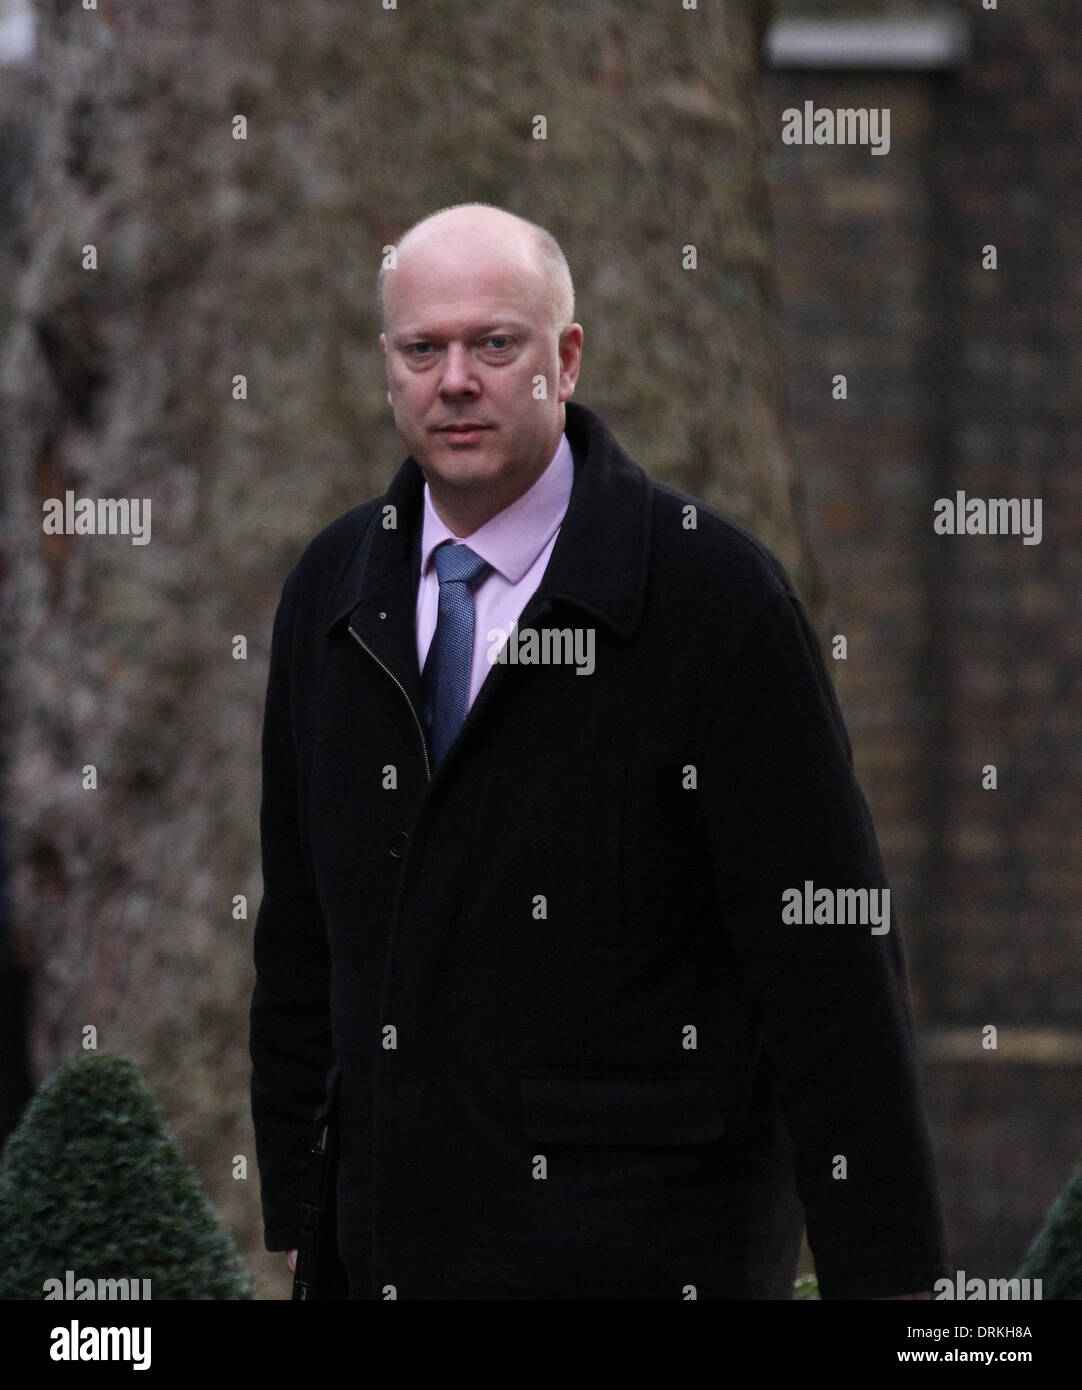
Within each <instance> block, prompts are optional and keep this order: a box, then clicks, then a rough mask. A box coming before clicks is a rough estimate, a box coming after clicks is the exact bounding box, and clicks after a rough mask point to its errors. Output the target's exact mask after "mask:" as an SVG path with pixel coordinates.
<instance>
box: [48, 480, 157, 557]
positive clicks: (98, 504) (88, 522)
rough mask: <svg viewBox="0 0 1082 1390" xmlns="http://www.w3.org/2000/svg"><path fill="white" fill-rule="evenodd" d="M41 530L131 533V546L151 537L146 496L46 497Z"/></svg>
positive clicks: (62, 533)
mask: <svg viewBox="0 0 1082 1390" xmlns="http://www.w3.org/2000/svg"><path fill="white" fill-rule="evenodd" d="M41 510H42V511H43V512H44V513H45V515H44V516H43V517H42V521H41V529H42V530H43V531H44V532H45V534H46V535H47V536H130V537H131V543H132V545H146V544H147V543H148V541H149V540H150V498H149V497H79V498H77V497H76V496H75V493H74V492H70V491H69V492H65V494H64V496H63V498H59V497H46V499H45V501H44V502H42V504H41Z"/></svg>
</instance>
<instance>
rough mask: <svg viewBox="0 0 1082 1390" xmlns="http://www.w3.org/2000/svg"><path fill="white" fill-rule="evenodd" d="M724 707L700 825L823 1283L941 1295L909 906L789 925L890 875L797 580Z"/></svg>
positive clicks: (762, 619)
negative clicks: (827, 894)
mask: <svg viewBox="0 0 1082 1390" xmlns="http://www.w3.org/2000/svg"><path fill="white" fill-rule="evenodd" d="M718 701H719V703H718V705H717V708H716V710H715V712H714V715H713V717H712V720H711V724H710V728H709V732H708V735H707V737H706V740H705V747H704V749H703V760H702V775H701V777H700V789H701V792H700V802H699V815H700V818H701V824H700V830H701V832H702V834H703V835H704V836H705V837H706V839H707V841H708V843H709V847H710V849H709V853H710V857H711V860H712V864H713V871H714V881H715V884H716V888H717V894H718V901H719V910H720V917H721V923H722V926H723V928H724V930H726V932H727V933H728V937H729V940H730V943H731V947H732V951H733V954H734V957H735V959H736V961H737V962H738V969H739V970H740V971H741V974H742V977H743V980H744V983H745V986H746V988H747V989H748V991H749V993H750V994H751V996H752V998H753V999H754V1001H755V1002H756V1004H757V1006H758V1012H759V1015H760V1018H761V1022H762V1028H763V1045H764V1049H765V1053H766V1057H767V1059H768V1063H769V1066H770V1070H771V1072H772V1075H773V1080H774V1090H775V1095H776V1097H777V1101H778V1103H779V1105H780V1107H781V1111H782V1114H783V1117H784V1119H785V1122H786V1126H787V1128H788V1130H789V1133H790V1137H791V1139H792V1143H793V1154H794V1167H795V1178H796V1184H797V1189H798V1191H799V1194H800V1197H801V1200H802V1203H803V1206H804V1211H805V1220H806V1225H807V1231H808V1242H809V1245H810V1246H811V1250H812V1254H813V1256H814V1259H815V1265H816V1271H817V1274H818V1278H819V1286H820V1292H821V1295H822V1297H823V1298H877V1297H888V1296H891V1295H895V1294H904V1293H915V1292H920V1291H923V1290H927V1289H931V1288H932V1286H933V1284H934V1281H935V1280H936V1279H938V1278H941V1277H943V1276H946V1275H949V1273H950V1270H949V1267H948V1266H947V1264H946V1245H945V1236H944V1230H943V1223H942V1215H941V1211H940V1203H939V1194H938V1187H937V1179H936V1171H935V1161H934V1157H933V1153H932V1147H931V1142H930V1137H929V1131H928V1124H927V1119H926V1115H925V1111H924V1105H923V1098H922V1094H921V1083H920V1076H919V1067H918V1061H917V1055H916V1044H915V1039H914V1028H913V1020H912V1015H911V1010H910V1001H909V993H908V985H907V978H906V965H905V957H904V953H903V949H902V942H901V939H900V936H899V934H898V925H897V921H896V920H895V917H894V914H893V910H891V915H890V917H889V919H888V920H889V922H890V927H889V931H887V932H886V933H884V934H878V935H876V934H873V933H872V930H871V927H870V926H869V925H827V924H825V923H824V924H821V925H816V924H814V923H812V924H808V923H793V924H788V925H787V924H785V923H784V922H783V915H782V908H783V897H782V895H783V893H785V892H786V890H789V889H798V890H800V894H801V898H803V896H804V887H805V884H806V883H808V882H809V881H810V882H811V883H812V884H814V887H815V888H816V889H818V888H829V889H831V890H836V889H839V888H854V889H859V888H868V889H873V888H875V889H880V890H882V889H884V888H886V886H887V883H886V878H885V875H884V870H883V865H882V861H881V858H880V853H879V848H878V844H877V842H876V837H875V831H874V829H873V827H872V823H871V818H870V815H869V812H868V808H867V805H866V803H865V800H864V796H863V794H862V792H861V790H860V787H859V786H858V784H857V781H856V778H855V776H854V772H853V766H852V752H851V748H850V743H849V738H848V735H847V733H846V730H845V726H844V723H843V720H842V715H841V711H840V709H839V707H838V703H837V699H836V697H835V694H834V689H833V686H832V684H831V680H830V677H829V675H828V674H827V671H826V667H825V664H824V662H823V657H822V654H821V652H820V649H819V643H818V640H817V638H816V636H815V633H814V632H813V630H812V628H811V625H810V623H809V621H808V618H807V616H806V614H805V612H804V609H803V607H802V606H801V604H800V602H799V600H798V599H797V598H796V596H795V595H794V594H793V593H792V592H791V591H789V590H787V591H786V592H782V593H780V594H778V595H777V596H776V597H775V598H773V599H772V600H770V601H769V602H768V603H767V604H766V606H765V607H764V609H763V610H762V611H761V612H760V615H759V617H758V619H757V620H755V621H754V623H753V624H752V626H751V628H750V630H749V632H748V634H747V636H746V637H745V639H744V640H743V642H742V643H741V646H740V649H739V651H738V654H737V656H736V658H735V659H734V661H733V663H732V664H731V666H730V667H729V669H728V674H727V676H726V678H725V680H724V683H723V685H722V687H721V690H720V692H719V695H718ZM880 901H882V900H881V899H880ZM880 930H881V928H880Z"/></svg>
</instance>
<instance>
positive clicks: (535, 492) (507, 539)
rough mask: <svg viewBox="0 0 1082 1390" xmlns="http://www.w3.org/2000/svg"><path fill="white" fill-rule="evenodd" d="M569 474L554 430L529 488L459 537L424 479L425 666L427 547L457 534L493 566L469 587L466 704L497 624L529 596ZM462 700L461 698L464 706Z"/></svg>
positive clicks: (429, 619) (430, 598) (567, 491)
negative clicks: (545, 461) (544, 463)
mask: <svg viewBox="0 0 1082 1390" xmlns="http://www.w3.org/2000/svg"><path fill="white" fill-rule="evenodd" d="M574 481H575V461H574V459H573V458H572V455H571V445H570V444H569V443H568V442H567V435H566V434H562V435H561V436H560V442H559V444H558V445H557V446H556V452H555V453H554V454H553V456H552V459H551V461H550V463H549V465H548V467H547V468H546V469H545V471H544V472H543V473H542V474H541V476H540V477H539V478H538V479H537V481H536V482H535V483H534V485H533V486H532V487H531V488H530V489H529V491H527V492H524V493H523V494H522V496H521V497H520V498H518V499H517V501H514V502H512V503H511V505H510V506H509V507H504V509H503V511H502V512H497V513H496V515H495V516H494V517H492V518H491V520H489V521H486V522H485V524H484V525H483V526H480V527H478V529H477V530H476V531H474V533H473V534H472V535H471V536H464V537H459V536H456V535H455V534H454V533H453V532H452V531H451V530H449V529H448V527H447V526H446V524H445V523H444V522H443V521H442V520H441V519H440V516H439V513H438V512H437V511H436V508H435V507H434V506H433V505H432V498H431V495H430V494H429V490H428V484H427V483H425V501H424V528H423V530H422V532H421V580H420V583H419V584H418V586H417V624H416V626H417V664H418V666H419V667H420V668H421V670H424V664H425V658H426V657H427V656H428V649H429V647H430V646H431V644H432V637H433V635H434V633H435V631H436V619H437V618H438V616H439V598H440V581H439V577H438V576H437V574H436V566H435V565H434V564H433V563H432V552H433V551H434V550H435V549H436V547H437V546H438V545H439V544H440V542H441V541H448V540H449V541H458V540H462V541H463V542H464V544H466V545H468V546H469V547H470V549H471V550H472V551H474V552H475V553H476V554H478V555H480V556H481V558H482V559H484V560H487V561H488V562H489V564H490V565H491V566H492V569H491V571H490V572H489V573H488V574H486V575H485V577H484V579H482V580H481V582H480V584H478V586H477V588H476V589H475V590H474V591H473V612H474V622H473V665H472V667H471V669H470V692H469V705H472V704H473V702H474V700H475V699H476V698H477V692H478V691H479V690H480V689H481V684H482V682H483V681H484V679H485V677H486V676H487V675H488V673H489V671H490V670H491V669H492V664H491V662H490V660H489V652H490V650H494V649H495V647H496V646H497V645H501V644H499V643H497V642H495V641H494V639H495V637H496V629H500V630H501V631H502V632H503V633H507V632H508V631H509V630H510V624H511V622H512V621H513V620H515V619H517V618H518V616H519V614H520V613H521V612H522V610H523V609H524V608H525V607H526V604H527V603H528V602H529V600H530V599H531V598H532V597H533V594H534V591H535V590H536V588H537V586H538V584H540V583H541V576H542V575H543V574H544V573H545V566H546V565H547V564H548V562H549V556H550V555H551V554H552V548H553V546H554V545H555V544H556V537H557V536H558V535H559V532H560V526H561V524H562V522H563V519H564V515H565V513H566V511H567V504H568V502H569V501H570V498H571V487H572V484H573V483H574ZM468 707H469V706H468V705H467V708H468Z"/></svg>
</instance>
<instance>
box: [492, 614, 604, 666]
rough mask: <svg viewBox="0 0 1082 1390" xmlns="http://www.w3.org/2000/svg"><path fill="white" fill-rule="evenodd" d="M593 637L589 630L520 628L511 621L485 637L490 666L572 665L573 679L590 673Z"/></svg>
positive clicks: (592, 632) (588, 628) (593, 632)
mask: <svg viewBox="0 0 1082 1390" xmlns="http://www.w3.org/2000/svg"><path fill="white" fill-rule="evenodd" d="M595 637H596V633H595V630H594V629H593V628H592V627H540V628H538V627H523V628H520V627H519V625H518V622H517V620H516V619H514V618H512V620H511V624H510V628H509V630H508V631H506V632H505V631H504V629H503V628H502V627H492V628H489V630H488V632H487V633H486V634H485V640H486V641H487V642H488V661H489V664H490V665H492V666H574V667H576V668H577V669H576V671H575V675H576V676H589V675H592V674H593V670H594V643H595Z"/></svg>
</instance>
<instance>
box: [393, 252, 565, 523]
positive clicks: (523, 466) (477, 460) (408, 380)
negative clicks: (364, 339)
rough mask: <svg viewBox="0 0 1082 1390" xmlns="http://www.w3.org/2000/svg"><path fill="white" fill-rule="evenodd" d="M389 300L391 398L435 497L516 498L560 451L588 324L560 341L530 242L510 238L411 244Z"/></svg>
mask: <svg viewBox="0 0 1082 1390" xmlns="http://www.w3.org/2000/svg"><path fill="white" fill-rule="evenodd" d="M384 303H385V311H386V331H385V333H383V334H381V335H380V346H381V347H382V348H383V352H384V356H385V360H386V367H387V384H388V388H389V389H388V393H387V400H388V402H389V404H390V406H391V408H392V410H393V412H394V420H395V426H396V428H397V429H398V432H399V434H400V435H401V436H402V439H403V441H404V443H405V444H406V446H407V448H408V449H409V451H410V453H411V454H412V455H413V457H414V458H415V459H416V460H417V462H418V463H419V464H420V466H421V468H422V469H423V470H424V472H425V475H426V477H427V478H428V482H429V485H430V487H432V489H433V493H434V494H439V493H442V494H443V495H444V496H448V495H452V496H453V495H456V494H461V493H464V492H470V491H474V492H486V493H487V494H488V495H489V496H491V498H492V499H493V501H494V503H498V507H496V508H495V509H496V510H498V509H499V508H502V507H503V506H506V505H508V504H509V503H510V502H511V501H513V500H514V499H515V498H516V497H518V496H521V494H522V493H523V492H525V491H526V490H527V488H528V487H530V486H531V485H532V483H533V482H534V481H535V480H536V479H537V478H538V477H539V476H540V474H541V472H542V471H543V470H544V468H545V467H546V465H547V464H548V462H549V460H550V459H551V458H552V455H553V453H554V452H555V450H556V445H557V444H558V442H559V438H560V433H561V431H562V429H563V427H564V408H563V402H564V401H565V400H567V399H568V398H569V397H570V396H571V394H572V392H573V391H574V389H575V381H576V379H577V376H578V365H579V358H580V356H581V342H582V330H581V328H579V327H578V325H577V324H576V325H572V327H571V328H569V329H565V331H564V333H563V335H562V337H560V338H558V336H557V333H556V330H555V328H554V326H553V323H552V313H551V305H550V302H549V300H548V298H547V295H546V291H545V282H544V280H543V278H542V276H541V274H540V273H539V271H538V270H537V268H536V266H535V264H534V263H533V261H532V259H531V257H530V254H529V250H528V247H527V244H526V243H525V242H524V241H523V240H522V239H521V238H516V237H513V236H507V235H506V234H504V235H503V236H498V237H493V235H492V234H491V233H487V234H486V235H482V236H479V237H474V238H470V237H467V236H463V235H462V234H461V233H459V234H458V235H456V236H453V237H449V236H448V235H447V234H446V233H445V234H444V235H443V236H442V237H439V236H429V237H426V239H425V240H424V241H423V242H422V243H421V244H419V245H405V246H403V247H402V248H400V255H399V263H398V268H397V269H396V270H394V271H392V272H391V273H390V274H389V275H388V276H387V281H386V285H385V298H384ZM539 378H543V379H544V391H543V394H541V388H540V386H539V384H538V380H539ZM539 395H540V397H541V398H540V399H538V396H539ZM455 426H466V427H472V426H477V427H478V428H465V429H456V428H453V427H455ZM449 427H451V428H449ZM473 500H474V501H479V500H480V499H479V498H476V497H475V498H474V499H473ZM486 510H489V509H486Z"/></svg>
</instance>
